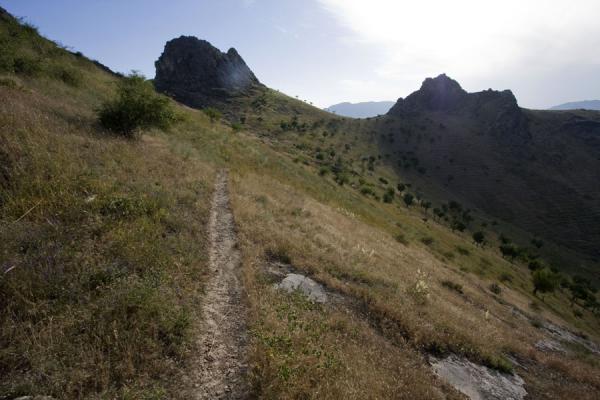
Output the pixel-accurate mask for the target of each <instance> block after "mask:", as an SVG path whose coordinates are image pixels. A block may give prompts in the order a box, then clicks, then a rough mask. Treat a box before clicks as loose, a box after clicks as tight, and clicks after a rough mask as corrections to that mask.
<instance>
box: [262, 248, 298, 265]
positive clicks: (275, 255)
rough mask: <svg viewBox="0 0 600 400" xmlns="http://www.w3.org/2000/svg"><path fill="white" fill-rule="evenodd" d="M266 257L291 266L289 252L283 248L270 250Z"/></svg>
mask: <svg viewBox="0 0 600 400" xmlns="http://www.w3.org/2000/svg"><path fill="white" fill-rule="evenodd" d="M266 256H267V258H268V259H269V260H271V261H276V262H281V263H284V264H291V263H292V257H290V255H289V254H288V252H287V250H286V249H285V248H283V247H281V246H280V247H276V248H268V249H267V251H266Z"/></svg>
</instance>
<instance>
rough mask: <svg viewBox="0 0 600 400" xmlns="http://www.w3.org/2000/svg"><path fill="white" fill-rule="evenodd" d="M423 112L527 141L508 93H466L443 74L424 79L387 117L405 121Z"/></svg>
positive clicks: (521, 119) (522, 120)
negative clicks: (476, 125)
mask: <svg viewBox="0 0 600 400" xmlns="http://www.w3.org/2000/svg"><path fill="white" fill-rule="evenodd" d="M423 112H443V113H447V114H452V115H456V116H460V117H461V118H465V119H470V120H474V121H476V122H478V123H480V124H482V125H483V126H485V127H486V129H487V130H488V131H489V132H491V133H494V134H500V135H503V136H507V135H508V136H511V137H517V136H521V137H522V138H524V139H525V138H526V137H527V128H526V124H527V121H526V118H525V116H524V114H523V112H522V110H521V108H520V107H519V105H518V104H517V99H516V98H515V96H514V95H513V93H512V92H511V91H510V90H504V91H496V90H492V89H489V90H484V91H482V92H476V93H468V92H466V91H465V90H464V89H463V88H462V87H461V86H460V85H459V84H458V82H456V81H455V80H453V79H451V78H449V77H448V76H446V75H445V74H441V75H439V76H437V77H435V78H427V79H425V81H424V82H423V84H422V85H421V88H420V89H419V90H417V91H416V92H414V93H412V94H410V95H409V96H408V97H406V99H398V102H397V103H396V104H395V105H394V106H393V107H392V108H391V109H390V111H389V112H388V115H392V116H401V117H408V116H411V115H418V114H420V113H423ZM511 133H512V135H509V134H511Z"/></svg>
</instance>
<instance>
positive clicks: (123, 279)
mask: <svg viewBox="0 0 600 400" xmlns="http://www.w3.org/2000/svg"><path fill="white" fill-rule="evenodd" d="M0 45H1V46H2V52H1V53H0V54H2V55H3V57H4V58H3V64H2V72H1V78H0V83H1V84H0V98H1V100H2V101H1V102H0V143H2V146H1V147H0V160H2V164H1V166H2V170H1V174H0V255H1V259H0V268H2V269H1V270H0V319H1V322H0V323H1V324H2V327H3V329H2V330H1V331H0V398H7V399H14V398H17V397H19V396H24V395H51V396H53V397H54V398H61V399H63V398H64V399H78V398H92V399H101V398H125V399H127V398H132V399H162V398H181V399H184V398H193V397H194V396H197V397H199V398H203V396H202V395H201V394H199V393H201V392H200V391H201V390H203V388H202V387H198V385H199V383H198V382H202V380H201V379H199V378H198V375H201V374H202V365H204V364H202V363H203V362H207V361H206V360H209V359H210V358H211V357H214V355H211V354H207V349H210V346H212V345H213V343H212V342H211V343H207V342H206V341H204V340H202V339H204V338H206V337H207V335H206V331H207V329H210V324H208V323H207V321H206V315H207V314H206V313H203V312H201V310H202V309H203V308H204V307H205V306H206V303H209V302H210V301H212V300H211V299H212V297H211V296H209V295H207V293H208V294H211V293H215V292H214V291H213V289H214V288H212V286H211V285H207V281H209V282H214V277H215V276H216V275H218V274H219V273H220V271H215V270H214V269H213V268H212V266H213V265H214V264H211V263H212V262H213V261H214V254H213V252H212V250H211V244H213V242H214V240H215V239H214V237H213V236H214V235H209V230H210V229H211V224H213V223H209V222H210V221H211V218H210V215H214V214H215V213H214V209H213V213H212V214H211V210H210V208H211V198H213V195H214V194H215V192H214V189H213V187H214V184H215V176H216V174H217V171H219V170H223V169H227V170H228V171H229V179H228V181H227V180H223V176H224V175H223V174H221V175H220V177H221V178H220V179H219V180H218V188H219V191H217V195H219V194H220V193H222V190H223V185H224V184H228V185H229V193H230V196H231V210H230V212H231V213H232V215H233V220H231V219H229V220H228V224H229V228H230V231H231V232H234V233H235V235H233V234H232V235H230V236H229V237H228V241H229V244H228V246H229V248H233V249H235V250H236V251H237V252H239V258H240V262H241V264H240V265H239V266H236V267H239V271H238V272H239V273H240V276H241V278H242V279H241V281H240V282H241V283H242V286H243V288H242V289H240V291H239V292H241V293H239V292H238V293H235V296H238V297H239V298H240V299H241V301H243V302H244V304H245V307H247V315H240V316H239V318H244V319H245V320H247V332H246V333H247V337H248V346H249V347H248V348H249V352H248V354H246V355H245V356H247V357H248V361H249V362H248V365H249V370H248V374H247V375H245V376H244V379H245V380H246V381H247V383H248V385H249V388H250V391H251V395H252V396H253V397H257V398H283V399H285V398H289V399H291V398H319V399H339V398H348V399H364V398H382V399H385V398H389V399H392V398H407V399H459V398H464V395H463V394H461V392H460V385H457V384H456V382H454V381H453V380H452V379H451V378H450V377H448V376H445V375H444V374H443V373H441V372H439V371H441V370H443V368H442V367H441V366H443V365H444V361H447V360H449V359H453V358H456V359H458V360H460V362H461V363H462V364H463V365H470V366H472V367H473V368H477V370H479V371H485V374H488V375H489V376H490V377H492V378H490V379H491V380H492V381H494V382H498V381H509V382H514V385H515V387H516V390H517V392H518V393H521V395H520V396H521V397H522V393H523V392H522V391H523V390H526V391H527V393H528V394H529V396H530V397H531V398H539V399H552V398H555V399H560V398H569V397H576V398H581V399H593V398H596V397H597V393H598V392H599V391H600V381H599V379H598V377H599V376H600V365H599V363H598V348H597V345H595V344H594V341H597V340H598V339H600V338H598V337H597V335H598V332H599V331H600V321H599V319H598V316H597V308H596V309H594V308H593V307H589V306H587V305H586V304H587V303H585V304H584V301H583V300H582V299H581V298H575V299H574V302H572V301H571V298H572V297H573V296H572V292H571V290H570V289H567V288H566V287H565V288H562V289H557V290H556V291H554V292H549V293H546V294H543V293H541V292H540V293H538V295H537V296H536V295H534V294H533V284H532V280H531V274H530V272H529V270H528V269H527V267H526V266H525V265H523V264H522V263H521V262H520V261H518V260H517V261H515V262H511V260H510V259H508V258H503V257H502V256H501V255H500V253H499V252H498V251H497V250H496V248H495V247H494V248H491V247H489V246H488V247H486V246H483V245H476V244H475V243H474V242H473V238H472V237H471V235H470V233H466V232H458V231H455V232H453V231H452V230H451V229H449V228H448V227H447V225H446V224H445V223H438V222H437V221H433V220H432V218H431V214H430V212H429V211H427V210H426V209H425V208H421V207H417V205H416V204H413V205H411V206H410V207H409V206H407V205H405V204H404V202H402V200H401V199H400V194H399V193H398V192H397V190H396V187H397V185H398V183H400V182H399V179H398V178H397V175H396V172H395V171H394V170H393V169H392V168H391V167H389V166H388V164H387V162H386V161H385V157H384V156H380V152H379V135H378V134H377V133H376V132H374V131H372V126H373V125H372V123H374V121H353V120H350V119H345V118H339V117H335V116H332V115H331V114H329V113H326V112H324V111H321V110H318V109H316V108H313V107H310V106H309V105H307V104H305V103H302V102H300V101H297V100H294V99H292V98H290V97H287V96H285V95H283V94H281V93H278V92H276V91H273V90H270V89H267V88H264V87H261V86H257V87H252V88H251V90H249V91H247V92H245V93H243V95H239V94H236V95H235V96H229V95H228V96H227V97H226V100H225V101H222V100H221V99H219V102H218V106H219V107H223V108H222V111H223V112H224V114H225V115H226V116H227V118H228V119H227V120H222V119H221V118H220V117H219V115H218V113H217V112H215V110H214V109H210V110H204V111H202V110H194V109H190V108H188V107H185V106H183V105H179V104H175V103H173V107H174V108H175V110H176V112H177V114H178V116H179V118H178V119H177V123H176V124H175V125H174V126H172V127H171V128H170V129H150V130H145V131H143V132H142V133H141V134H140V135H138V137H137V139H125V138H122V137H120V136H118V135H115V134H114V133H111V132H108V131H107V130H105V129H104V128H102V126H101V125H100V124H99V123H98V116H97V112H96V110H97V109H98V108H99V107H100V106H101V104H102V103H103V102H105V101H106V100H108V99H111V98H113V97H114V96H115V86H116V84H118V83H119V81H120V78H118V77H115V76H114V75H112V74H110V73H108V72H106V71H104V70H102V69H101V68H99V67H98V66H97V65H96V64H94V63H93V62H91V61H89V60H87V59H86V58H85V57H83V56H77V55H73V54H71V53H69V52H67V51H65V50H63V49H60V48H58V47H57V46H56V45H54V44H53V43H52V42H49V41H47V40H45V39H43V38H41V37H40V36H39V35H38V34H37V32H36V31H35V29H34V28H33V27H30V26H23V25H21V24H19V23H17V21H15V20H14V19H12V18H11V17H10V16H8V15H7V14H5V13H2V15H1V18H0ZM24 65H27V68H24V67H23V66H24ZM57 71H59V72H60V71H69V72H68V73H67V74H63V73H58V72H57ZM65 76H67V77H68V78H64V77H65ZM73 77H75V78H73ZM215 104H217V103H215ZM217 197H218V196H217ZM217 203H219V202H217ZM221 203H222V201H221ZM213 207H214V203H213ZM227 214H229V212H228V213H227ZM232 225H233V227H232ZM234 236H235V239H234ZM232 242H234V243H232ZM209 266H211V268H209ZM292 272H293V273H297V274H303V275H304V276H307V277H310V278H312V279H313V280H314V281H315V282H316V283H317V284H319V285H321V287H322V288H323V290H324V291H325V292H326V294H327V299H328V300H327V301H326V302H325V303H319V302H313V301H310V300H309V299H307V298H306V297H305V296H303V295H302V293H300V292H294V293H291V294H289V293H287V292H285V291H283V290H279V289H277V287H276V286H274V285H275V284H280V283H281V280H282V278H283V277H284V276H287V275H288V274H289V273H292ZM564 278H565V282H567V281H568V278H567V277H564ZM211 279H213V280H211ZM569 287H571V286H569ZM586 293H587V292H586ZM221 295H222V296H225V300H227V296H228V295H231V296H233V295H234V294H229V293H228V292H227V291H223V292H222V293H221ZM204 309H205V308H204ZM242 309H244V308H242ZM594 310H595V311H594ZM594 312H595V313H594ZM208 315H210V313H209V314H208ZM208 322H210V321H208ZM573 332H576V333H573ZM209 333H210V332H209ZM221 336H222V335H221ZM450 356H451V357H453V358H448V357H450ZM217 361H221V360H217ZM469 363H472V364H469ZM484 366H485V368H484ZM521 378H522V379H523V381H520V379H521ZM224 379H229V378H224ZM226 382H236V381H235V380H231V381H226ZM477 384H482V383H481V382H479V381H478V382H477ZM230 389H231V388H230ZM234 389H235V388H234ZM227 393H229V392H226V391H225V392H222V393H220V394H219V395H218V398H227V396H228V394H227Z"/></svg>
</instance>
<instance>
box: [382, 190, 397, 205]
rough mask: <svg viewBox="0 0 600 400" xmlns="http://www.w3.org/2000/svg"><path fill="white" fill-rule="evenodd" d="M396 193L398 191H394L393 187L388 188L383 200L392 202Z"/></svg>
mask: <svg viewBox="0 0 600 400" xmlns="http://www.w3.org/2000/svg"><path fill="white" fill-rule="evenodd" d="M395 194H396V193H395V192H394V189H393V188H388V190H386V191H385V193H384V194H383V202H384V203H391V202H392V201H394V195H395Z"/></svg>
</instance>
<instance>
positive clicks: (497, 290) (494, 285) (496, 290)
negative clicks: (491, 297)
mask: <svg viewBox="0 0 600 400" xmlns="http://www.w3.org/2000/svg"><path fill="white" fill-rule="evenodd" d="M489 288H490V292H492V293H494V294H500V293H501V292H502V288H500V285H498V284H497V283H496V282H494V283H492V284H491V285H490V287H489Z"/></svg>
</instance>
